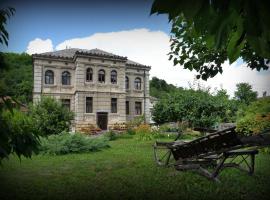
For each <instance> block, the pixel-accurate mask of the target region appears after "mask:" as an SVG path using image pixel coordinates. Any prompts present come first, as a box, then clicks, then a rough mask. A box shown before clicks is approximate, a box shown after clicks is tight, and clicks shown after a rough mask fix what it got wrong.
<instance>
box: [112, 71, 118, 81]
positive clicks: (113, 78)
mask: <svg viewBox="0 0 270 200" xmlns="http://www.w3.org/2000/svg"><path fill="white" fill-rule="evenodd" d="M111 83H112V84H116V83H117V72H116V71H115V70H113V71H111Z"/></svg>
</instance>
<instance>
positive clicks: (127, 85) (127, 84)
mask: <svg viewBox="0 0 270 200" xmlns="http://www.w3.org/2000/svg"><path fill="white" fill-rule="evenodd" d="M128 88H129V79H128V77H127V76H126V89H128Z"/></svg>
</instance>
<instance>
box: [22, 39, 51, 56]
mask: <svg viewBox="0 0 270 200" xmlns="http://www.w3.org/2000/svg"><path fill="white" fill-rule="evenodd" d="M49 51H53V44H52V41H51V40H50V39H46V40H42V39H40V38H36V39H34V40H32V41H30V42H29V43H28V46H27V50H26V53H28V54H30V55H31V54H34V53H44V52H49Z"/></svg>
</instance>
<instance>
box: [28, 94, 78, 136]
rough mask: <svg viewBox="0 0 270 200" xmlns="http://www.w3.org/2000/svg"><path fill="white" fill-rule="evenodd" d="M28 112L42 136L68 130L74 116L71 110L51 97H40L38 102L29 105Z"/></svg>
mask: <svg viewBox="0 0 270 200" xmlns="http://www.w3.org/2000/svg"><path fill="white" fill-rule="evenodd" d="M30 114H31V116H32V118H33V120H34V122H35V126H36V128H37V130H38V131H39V133H40V134H41V135H43V136H46V135H53V134H60V133H61V132H63V131H68V130H69V127H70V124H71V120H72V119H73V117H74V114H73V112H71V111H69V110H68V109H67V108H65V107H64V106H62V104H61V103H60V102H58V101H57V100H55V99H54V98H52V97H42V98H41V100H40V102H38V103H37V104H35V105H33V106H32V107H31V109H30Z"/></svg>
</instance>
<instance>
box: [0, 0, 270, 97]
mask: <svg viewBox="0 0 270 200" xmlns="http://www.w3.org/2000/svg"><path fill="white" fill-rule="evenodd" d="M151 5H152V0H136V1H131V0H130V1H128V0H125V1H124V0H114V1H112V0H111V1H109V0H99V1H94V0H88V1H87V0H76V1H74V0H73V1H71V0H66V1H62V0H47V1H38V0H0V7H1V8H5V7H8V6H10V7H14V8H15V9H16V13H15V15H14V16H13V17H12V18H11V19H10V20H9V22H8V24H7V30H8V32H9V35H10V37H9V45H8V47H3V46H1V47H0V51H4V52H17V53H22V52H26V53H28V54H33V53H42V52H48V51H55V50H60V49H65V48H82V49H93V48H99V49H102V50H105V51H109V52H111V53H114V54H117V55H121V56H127V57H128V58H129V59H131V60H134V61H136V62H139V63H142V64H145V65H150V66H151V67H152V69H151V71H150V76H151V77H153V76H156V77H158V78H161V79H164V80H166V81H167V82H168V83H171V84H174V85H177V86H181V87H189V85H190V84H192V83H193V82H194V77H195V74H196V72H190V71H189V70H185V69H183V67H181V66H177V67H175V66H173V63H172V62H171V61H169V60H168V55H167V54H168V53H169V51H170V42H169V39H170V29H171V24H170V23H169V22H168V18H167V15H150V9H151ZM223 69H224V72H223V74H222V75H217V76H216V77H214V78H212V79H209V80H208V81H207V82H206V81H200V83H201V84H202V85H204V86H205V87H211V88H212V91H214V89H215V88H216V89H220V88H223V89H226V90H227V91H228V93H229V94H230V95H231V96H233V94H234V91H235V90H236V84H237V83H240V82H248V83H249V84H251V85H252V87H253V89H254V90H256V91H258V93H259V96H261V95H262V93H263V91H267V94H268V95H269V94H270V86H269V85H270V84H269V80H270V72H269V71H262V72H257V71H255V70H254V71H252V70H251V69H249V68H247V67H246V65H245V63H243V62H242V61H241V60H238V61H237V62H235V63H233V64H232V65H229V63H228V62H225V63H224V65H223Z"/></svg>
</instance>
